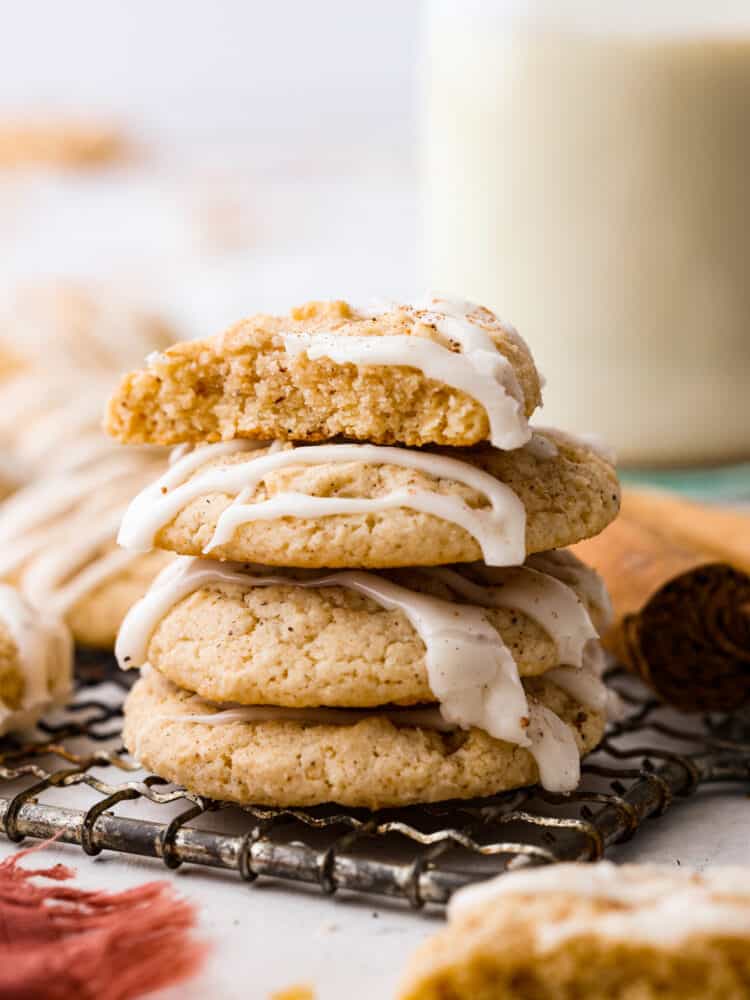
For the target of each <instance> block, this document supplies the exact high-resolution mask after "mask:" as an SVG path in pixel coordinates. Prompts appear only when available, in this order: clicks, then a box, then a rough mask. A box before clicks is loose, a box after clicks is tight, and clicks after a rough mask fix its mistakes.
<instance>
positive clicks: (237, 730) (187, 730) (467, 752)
mask: <svg viewBox="0 0 750 1000" xmlns="http://www.w3.org/2000/svg"><path fill="white" fill-rule="evenodd" d="M525 683H526V685H527V687H528V690H529V694H530V696H531V697H533V698H535V699H538V700H539V702H540V703H543V704H544V705H545V706H546V707H547V708H548V709H549V710H550V711H553V712H555V713H556V714H557V716H558V717H559V718H560V719H561V724H562V725H564V726H565V727H566V729H567V730H568V731H569V732H570V734H571V736H572V737H573V739H574V740H575V744H576V746H577V747H578V748H579V751H580V752H581V753H585V752H587V751H588V750H590V749H592V748H593V747H594V746H595V745H596V743H597V742H598V741H599V739H600V738H601V735H602V731H603V727H604V719H603V716H602V714H601V713H597V712H591V711H582V710H581V706H580V705H579V704H578V703H577V702H576V701H575V700H573V699H572V698H570V697H569V696H568V695H566V694H565V693H564V692H563V691H562V690H560V689H559V688H557V687H555V685H554V684H552V683H550V682H547V681H545V680H544V679H540V678H532V679H530V680H528V681H526V682H525ZM196 711H197V712H198V713H199V714H198V715H196ZM248 711H252V710H248ZM265 711H266V712H267V713H271V712H273V711H274V710H273V709H266V710H265ZM275 711H276V712H282V713H283V711H284V710H283V709H276V710H275ZM307 711H310V712H314V711H315V710H307ZM329 711H336V710H334V709H331V710H329ZM400 711H405V710H400ZM407 711H408V710H407ZM220 714H221V713H220V712H217V710H216V709H214V708H213V707H211V706H208V705H206V704H205V703H198V704H196V699H195V696H193V695H191V694H189V693H188V692H186V691H182V690H180V689H179V688H177V687H175V686H174V685H173V684H171V683H170V682H169V681H167V680H166V679H165V678H163V677H161V675H159V674H158V673H157V672H156V671H151V672H148V673H147V674H146V675H145V676H143V677H141V679H140V680H139V681H138V682H137V683H136V684H135V686H134V687H133V689H132V691H131V692H130V694H129V696H128V698H127V701H126V704H125V724H124V728H123V740H124V742H125V745H126V747H127V748H128V750H129V751H130V752H131V753H132V754H133V755H134V756H135V757H136V758H137V759H138V760H140V762H141V763H142V764H143V765H144V766H145V767H147V768H149V769H151V770H152V771H154V772H155V773H156V774H159V775H161V776H162V777H164V778H167V779H168V780H170V781H174V782H176V783H178V784H182V785H184V786H185V787H187V788H189V789H190V790H192V791H194V792H197V793H198V794H201V795H206V796H209V797H211V798H216V799H221V800H223V801H228V802H237V803H240V804H243V805H247V804H258V805H270V806H310V805H315V804H317V803H323V802H336V803H339V804H340V805H345V806H351V807H357V806H363V807H367V808H370V809H377V808H383V807H388V806H402V805H408V804H410V803H415V802H437V801H441V800H445V799H454V798H469V797H475V796H485V795H492V794H494V793H496V792H500V791H505V790H507V789H510V788H516V787H519V786H524V785H528V784H531V783H533V782H535V781H536V780H537V777H538V770H537V765H536V763H535V761H534V758H533V757H532V756H531V754H530V753H529V751H528V750H526V749H524V748H521V747H518V746H514V745H513V744H510V743H506V742H503V741H500V740H495V739H492V738H491V737H490V736H488V735H487V733H485V732H482V731H481V730H479V729H469V730H468V731H464V730H460V729H451V730H449V731H441V730H440V729H438V728H428V726H426V725H421V726H417V725H410V724H406V725H404V724H402V722H401V720H399V717H398V716H395V717H394V715H393V713H388V712H386V711H380V712H378V711H377V710H370V711H369V712H365V713H364V714H363V716H362V718H361V719H357V720H356V721H353V722H352V721H351V720H350V719H348V720H347V721H346V722H345V723H343V724H338V725H336V724H332V723H331V722H330V720H329V718H328V717H327V718H326V721H325V722H319V721H315V716H314V715H311V716H310V717H309V720H308V721H301V720H300V719H289V718H279V719H274V718H270V717H267V718H265V719H263V721H250V722H248V721H230V722H222V721H218V722H214V723H212V722H211V717H212V716H214V715H220ZM186 717H188V718H186ZM394 718H395V720H396V721H394ZM196 719H198V720H200V721H194V720H196ZM191 720H193V721H191ZM438 724H439V722H438Z"/></svg>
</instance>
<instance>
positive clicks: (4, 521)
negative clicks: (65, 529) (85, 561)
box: [0, 455, 143, 577]
mask: <svg viewBox="0 0 750 1000" xmlns="http://www.w3.org/2000/svg"><path fill="white" fill-rule="evenodd" d="M142 470H143V463H142V461H138V456H137V455H119V456H113V457H112V458H111V459H108V460H106V461H104V462H99V463H97V464H95V465H94V466H93V467H92V468H87V469H82V470H79V471H77V472H75V473H71V474H69V475H62V474H60V475H55V476H50V477H49V478H47V479H41V480H38V481H37V482H35V483H32V484H30V485H29V486H27V487H24V488H23V489H22V490H19V491H18V492H17V493H15V494H14V495H13V496H12V497H10V498H9V499H7V500H6V501H5V502H4V503H3V504H2V505H1V506H0V577H3V576H7V575H9V574H11V573H15V572H17V571H18V570H19V569H20V567H21V566H22V565H23V564H24V563H25V562H26V561H27V560H28V559H29V558H31V557H32V556H33V555H35V554H36V553H37V552H41V551H43V550H44V549H46V548H47V547H48V546H49V545H51V544H53V543H54V539H55V538H56V536H57V535H58V532H59V531H60V522H61V521H62V520H63V519H68V518H69V517H70V516H72V515H75V514H78V513H79V511H80V510H81V508H82V506H83V505H84V503H85V506H86V511H87V513H88V515H89V516H92V517H93V516H94V515H97V514H100V513H101V512H102V510H104V509H107V507H109V506H111V503H112V501H111V490H112V486H113V485H114V484H117V485H119V484H123V485H126V484H127V483H128V482H131V481H132V480H133V478H134V477H135V475H136V473H137V472H139V471H141V472H142ZM100 492H101V499H100V498H99V493H100ZM118 502H121V501H118Z"/></svg>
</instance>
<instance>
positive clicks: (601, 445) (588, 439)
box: [532, 424, 617, 465]
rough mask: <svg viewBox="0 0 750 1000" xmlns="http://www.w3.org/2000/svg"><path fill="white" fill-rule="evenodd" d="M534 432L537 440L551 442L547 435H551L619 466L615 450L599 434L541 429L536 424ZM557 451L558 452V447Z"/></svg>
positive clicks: (555, 428) (556, 428)
mask: <svg viewBox="0 0 750 1000" xmlns="http://www.w3.org/2000/svg"><path fill="white" fill-rule="evenodd" d="M532 431H533V433H534V435H535V439H536V440H540V438H543V439H544V440H545V441H549V438H548V437H547V435H548V434H551V435H552V436H553V437H556V438H558V440H560V441H563V442H567V443H568V444H572V445H576V446H581V445H583V446H584V447H585V448H588V449H589V450H590V451H593V452H594V454H595V455H598V456H599V458H601V459H603V460H604V461H605V462H608V463H609V464H610V465H617V453H616V452H615V450H614V448H613V447H612V446H611V445H609V444H607V442H606V441H605V440H604V438H602V437H600V436H599V435H598V434H593V433H588V434H573V433H572V432H571V431H563V430H560V428H559V427H540V426H537V425H536V424H535V425H534V427H533V428H532ZM555 451H557V447H556V446H555Z"/></svg>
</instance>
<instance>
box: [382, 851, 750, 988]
mask: <svg viewBox="0 0 750 1000" xmlns="http://www.w3.org/2000/svg"><path fill="white" fill-rule="evenodd" d="M748 996H750V869H748V868H715V869H708V870H706V871H704V872H701V873H698V872H691V871H689V870H687V869H684V868H671V867H668V866H666V865H664V866H659V865H623V866H622V867H617V866H615V865H613V864H610V863H609V862H604V861H603V862H599V863H598V864H595V865H571V864H562V865H549V866H544V867H542V868H534V869H527V870H524V871H519V872H510V873H508V874H505V875H501V876H500V877H499V878H497V879H495V880H492V881H490V882H488V883H483V884H480V885H478V886H473V887H471V888H467V889H464V890H462V891H461V892H459V893H457V894H456V896H455V897H454V898H453V900H452V901H451V904H450V907H449V924H448V926H447V927H446V928H445V930H443V931H441V932H440V933H439V934H437V935H436V936H435V937H434V938H432V939H431V940H429V941H428V942H427V943H426V944H425V945H424V946H423V947H422V948H421V949H420V950H419V951H418V952H417V954H416V955H415V957H414V959H413V961H412V963H411V966H410V968H409V971H408V974H407V977H406V982H405V984H404V987H403V989H402V991H401V992H400V993H399V998H400V1000H522V998H523V1000H526V998H529V1000H531V998H533V1000H559V998H561V997H571V998H572V997H576V998H577V1000H635V998H637V1000H744V998H746V997H748Z"/></svg>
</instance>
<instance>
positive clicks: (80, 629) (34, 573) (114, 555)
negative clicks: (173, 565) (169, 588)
mask: <svg viewBox="0 0 750 1000" xmlns="http://www.w3.org/2000/svg"><path fill="white" fill-rule="evenodd" d="M66 551H67V550H66V549H65V547H63V546H60V547H59V549H58V550H56V551H55V553H54V556H58V555H62V554H63V553H66ZM173 558H174V557H173V556H170V555H169V554H168V553H166V552H146V553H129V552H123V551H122V549H120V548H118V546H117V545H116V543H115V541H114V537H112V538H110V540H109V542H107V543H104V544H102V545H101V546H100V547H98V549H97V551H96V552H92V553H90V554H89V555H88V556H86V557H84V561H83V562H82V564H80V565H76V566H75V568H74V569H72V570H71V571H69V572H68V573H66V574H64V575H63V576H62V577H61V578H60V579H59V580H58V579H50V578H49V577H48V576H47V574H48V573H49V571H50V569H51V568H52V566H53V565H55V564H57V565H59V563H58V562H57V559H56V558H53V559H50V560H47V559H46V558H44V557H41V556H40V557H37V558H36V559H35V560H33V561H32V562H31V563H30V564H29V566H28V567H27V569H26V571H25V572H24V574H23V576H22V578H21V588H22V590H23V591H24V593H25V594H26V595H27V596H28V597H29V599H30V600H33V602H34V603H35V604H36V605H37V606H38V607H46V608H49V609H50V610H52V611H54V612H55V613H56V614H58V615H60V617H61V618H62V620H63V621H64V622H65V623H66V624H67V625H68V627H69V628H70V630H71V632H72V633H73V636H74V638H75V640H76V642H77V643H78V644H79V645H81V646H88V647H92V648H94V649H106V650H111V649H113V648H114V645H115V640H116V638H117V633H118V632H119V630H120V626H121V625H122V621H123V619H124V618H125V615H126V614H127V612H128V611H129V609H130V608H131V607H132V606H133V605H134V604H135V603H136V601H137V600H138V599H139V598H140V597H142V596H143V595H144V594H145V593H146V591H147V590H148V588H149V587H150V585H151V583H152V582H153V580H154V578H155V577H156V576H157V575H158V574H159V573H160V572H161V570H163V569H164V567H165V566H166V565H168V563H169V562H171V560H172V559H173Z"/></svg>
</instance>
